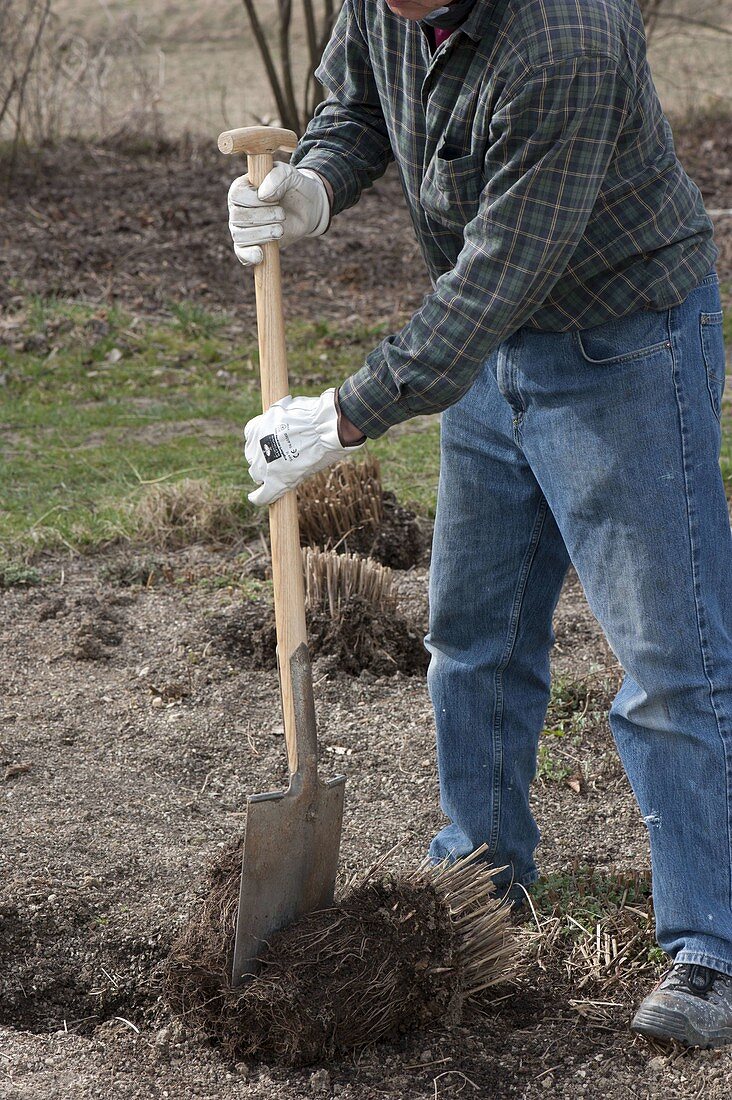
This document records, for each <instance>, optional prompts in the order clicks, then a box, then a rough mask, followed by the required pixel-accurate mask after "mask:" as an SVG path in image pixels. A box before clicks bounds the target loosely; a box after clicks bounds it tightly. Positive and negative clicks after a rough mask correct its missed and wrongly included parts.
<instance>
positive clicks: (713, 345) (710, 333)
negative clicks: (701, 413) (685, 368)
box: [699, 311, 726, 420]
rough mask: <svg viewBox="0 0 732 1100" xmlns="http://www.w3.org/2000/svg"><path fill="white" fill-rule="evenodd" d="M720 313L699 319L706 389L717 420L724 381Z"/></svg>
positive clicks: (703, 314)
mask: <svg viewBox="0 0 732 1100" xmlns="http://www.w3.org/2000/svg"><path fill="white" fill-rule="evenodd" d="M722 320H723V315H722V312H721V311H716V312H714V313H702V314H701V316H700V319H699V327H700V329H701V346H702V354H703V356H704V366H705V368H706V372H707V388H708V389H709V397H710V398H711V402H712V408H713V409H714V415H715V416H716V418H717V420H720V419H721V416H722V396H723V394H724V381H725V369H726V362H725V354H724V332H723V329H722Z"/></svg>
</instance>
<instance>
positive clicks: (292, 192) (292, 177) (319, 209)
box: [229, 163, 330, 266]
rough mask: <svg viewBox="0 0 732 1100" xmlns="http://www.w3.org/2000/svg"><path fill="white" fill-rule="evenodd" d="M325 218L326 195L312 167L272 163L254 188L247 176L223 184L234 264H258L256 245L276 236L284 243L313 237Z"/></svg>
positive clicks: (327, 209) (327, 213)
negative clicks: (232, 244) (227, 186)
mask: <svg viewBox="0 0 732 1100" xmlns="http://www.w3.org/2000/svg"><path fill="white" fill-rule="evenodd" d="M329 223H330V199H329V198H328V192H327V190H326V187H325V184H324V183H323V181H322V179H321V178H320V176H319V175H318V174H317V172H312V171H311V170H310V169H309V168H293V167H292V165H291V164H284V163H282V164H275V166H274V168H273V169H272V171H271V172H270V173H269V174H268V175H266V176H265V177H264V180H263V181H262V183H261V184H260V185H259V189H256V188H254V187H252V185H251V184H250V182H249V176H238V177H237V178H236V179H235V180H234V182H233V183H232V185H231V187H230V188H229V231H230V232H231V236H232V238H233V241H234V252H235V253H236V255H237V258H238V259H239V262H240V263H243V264H244V265H245V266H248V265H249V264H261V262H262V249H261V247H260V246H261V245H263V244H266V243H267V241H279V242H280V248H286V247H287V245H288V244H292V243H293V241H298V240H300V238H301V237H319V236H320V235H321V233H325V231H326V229H327V228H328V225H329Z"/></svg>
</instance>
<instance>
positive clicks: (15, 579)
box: [0, 562, 41, 589]
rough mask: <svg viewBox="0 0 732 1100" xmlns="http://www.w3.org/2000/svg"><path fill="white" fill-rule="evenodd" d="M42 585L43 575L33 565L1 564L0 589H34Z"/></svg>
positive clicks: (18, 563) (19, 563)
mask: <svg viewBox="0 0 732 1100" xmlns="http://www.w3.org/2000/svg"><path fill="white" fill-rule="evenodd" d="M40 583H41V574H40V573H39V572H38V570H37V569H34V568H33V566H32V565H24V564H23V563H21V562H0V589H2V588H32V587H33V586H34V585H36V584H40Z"/></svg>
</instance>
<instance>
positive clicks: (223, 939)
mask: <svg viewBox="0 0 732 1100" xmlns="http://www.w3.org/2000/svg"><path fill="white" fill-rule="evenodd" d="M477 854H478V855H480V854H481V853H477ZM241 861H242V850H241V846H240V845H239V844H233V845H230V846H229V847H228V848H227V849H225V850H224V852H223V853H222V854H221V856H220V857H219V858H218V860H217V861H216V862H215V864H214V865H213V867H212V868H211V871H210V875H209V883H208V891H207V894H206V895H205V897H204V898H203V900H202V902H201V904H200V905H199V907H198V909H197V910H196V911H195V912H194V913H193V915H192V917H191V919H190V921H189V923H188V925H187V926H186V927H185V928H184V929H183V931H182V933H181V935H180V936H179V937H178V939H177V940H176V942H175V943H174V944H173V947H172V951H171V955H170V960H169V963H168V967H167V974H166V982H165V991H166V995H167V999H168V1002H169V1004H170V1006H171V1008H172V1009H173V1011H174V1012H176V1013H177V1014H179V1015H180V1016H181V1017H182V1018H183V1020H184V1022H185V1024H186V1026H188V1027H189V1028H191V1029H192V1030H195V1031H197V1032H199V1033H201V1034H203V1035H205V1036H207V1037H208V1038H209V1039H211V1040H213V1041H214V1042H215V1043H216V1044H217V1045H218V1046H219V1047H220V1048H221V1050H222V1053H223V1054H224V1056H225V1057H227V1058H228V1059H230V1060H239V1059H241V1058H249V1057H255V1058H261V1059H266V1060H267V1061H269V1062H282V1063H285V1064H288V1065H307V1064H311V1063H313V1062H321V1063H322V1062H323V1061H327V1060H329V1059H332V1058H333V1057H336V1056H338V1055H343V1054H349V1053H353V1052H357V1051H359V1050H363V1049H364V1048H365V1047H369V1046H371V1045H373V1044H374V1043H376V1042H378V1041H379V1040H383V1039H395V1038H397V1037H398V1036H400V1035H401V1034H404V1033H406V1032H408V1031H411V1030H412V1029H414V1028H415V1027H420V1026H424V1025H426V1024H428V1023H430V1022H431V1021H433V1020H438V1021H439V1022H440V1024H441V1025H444V1023H445V1021H458V1020H459V1019H460V1017H461V1014H462V1011H463V1007H464V1005H465V1004H466V1003H467V1002H469V1001H470V1000H472V999H474V998H476V997H478V996H479V995H480V994H482V993H484V991H485V990H487V989H490V988H492V987H493V986H496V985H498V984H500V983H501V982H505V981H506V980H507V978H508V977H509V976H510V975H511V974H512V973H513V972H514V971H515V965H516V964H515V950H514V943H513V936H512V932H511V925H510V921H509V918H508V907H507V906H505V905H504V904H502V903H501V901H500V900H498V899H496V897H495V893H494V889H493V876H494V874H495V869H493V868H491V867H489V866H488V865H487V864H485V863H482V862H480V861H479V860H478V861H473V860H472V857H470V859H469V860H462V861H458V862H457V863H456V864H455V865H453V866H451V867H450V866H447V865H441V866H440V867H438V868H420V869H419V870H417V871H413V872H411V873H408V874H396V873H394V872H390V871H389V870H388V868H386V867H385V866H384V865H383V863H384V862H385V861H382V865H380V866H376V867H372V868H371V869H370V870H369V871H368V872H366V874H364V875H361V876H360V877H359V878H358V879H356V880H354V881H352V882H351V883H350V884H349V885H348V887H347V888H346V890H345V891H344V894H343V896H342V897H340V898H338V899H337V900H336V901H335V902H334V903H333V905H332V906H331V907H330V908H328V909H324V910H320V911H316V912H312V913H309V914H307V915H306V916H304V917H303V918H302V919H301V920H299V921H297V922H296V923H294V924H292V925H290V926H289V927H288V928H285V929H284V930H282V931H281V932H277V933H275V934H274V935H273V936H271V937H270V938H269V940H268V942H267V944H266V945H265V946H264V948H263V951H262V956H261V965H260V969H259V972H258V973H257V974H256V975H255V976H254V977H253V978H252V979H251V981H248V982H246V983H245V984H243V985H242V986H240V987H239V988H236V989H234V988H232V985H231V967H232V959H233V946H234V945H233V938H234V927H235V923H236V912H237V905H238V900H239V882H240V877H241V865H242V863H241Z"/></svg>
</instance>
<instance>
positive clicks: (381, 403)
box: [338, 366, 415, 439]
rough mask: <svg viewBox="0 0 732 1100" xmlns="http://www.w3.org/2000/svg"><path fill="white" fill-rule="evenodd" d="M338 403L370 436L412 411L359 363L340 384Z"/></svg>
mask: <svg viewBox="0 0 732 1100" xmlns="http://www.w3.org/2000/svg"><path fill="white" fill-rule="evenodd" d="M338 403H339V405H340V407H341V409H342V410H343V412H344V413H345V415H346V416H347V417H348V419H349V420H350V421H351V423H352V424H355V426H356V427H357V428H360V429H361V431H362V432H363V434H364V435H365V436H367V437H368V438H369V439H378V437H379V436H380V435H383V434H384V432H386V431H388V430H389V428H391V427H392V426H393V425H394V424H400V423H401V422H402V421H403V420H409V418H410V417H412V416H414V415H415V414H414V413H413V412H412V411H411V410H410V409H408V408H407V407H406V405H404V404H402V403H400V402H399V401H398V400H397V399H395V397H394V394H393V393H391V392H390V391H389V390H388V389H387V388H386V387H385V386H384V385H383V384H382V383H381V382H380V381H379V379H378V378H377V377H376V375H375V374H373V372H372V371H371V369H370V368H369V367H368V366H365V367H361V369H360V370H358V371H356V373H355V374H352V375H351V376H350V378H347V379H346V380H345V382H344V383H343V384H342V385H341V386H339V388H338Z"/></svg>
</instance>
